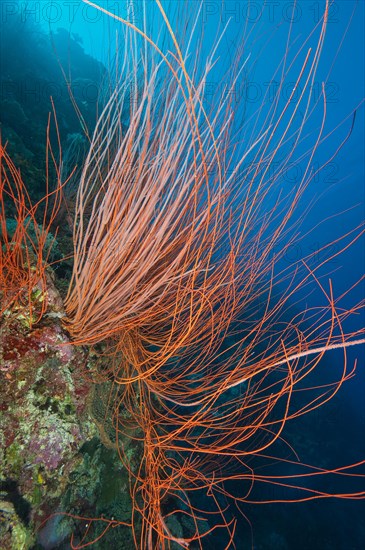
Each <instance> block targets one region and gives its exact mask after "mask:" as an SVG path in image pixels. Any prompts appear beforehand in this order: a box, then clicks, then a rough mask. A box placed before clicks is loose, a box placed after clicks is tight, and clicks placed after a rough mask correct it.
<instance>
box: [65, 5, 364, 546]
mask: <svg viewBox="0 0 365 550" xmlns="http://www.w3.org/2000/svg"><path fill="white" fill-rule="evenodd" d="M84 2H85V4H87V5H89V6H92V7H94V8H95V9H96V10H99V11H100V12H103V13H104V14H105V16H108V17H113V18H114V19H116V20H119V21H120V23H121V25H120V33H121V35H122V37H123V38H122V40H121V44H122V46H120V47H119V49H118V52H117V55H116V60H115V67H114V71H115V75H114V77H112V76H111V79H112V78H114V80H115V84H114V86H113V89H112V92H111V93H110V97H109V99H108V101H107V102H106V104H105V106H104V108H103V110H102V112H101V114H100V116H99V119H98V121H97V125H96V128H95V131H94V133H93V135H92V137H91V141H90V149H89V152H88V154H87V157H86V160H85V163H84V165H83V169H82V173H81V177H80V183H79V187H78V191H77V198H76V204H75V209H74V228H73V242H74V255H73V273H72V278H71V282H70V286H69V289H68V293H67V297H66V299H65V311H66V316H65V318H64V320H63V323H64V327H65V328H66V329H67V330H68V331H69V333H70V335H71V336H72V338H73V341H74V343H75V344H82V345H89V346H96V345H100V344H102V345H103V346H104V347H103V351H104V354H106V355H108V354H109V355H110V361H109V368H108V369H105V368H104V370H103V371H102V372H100V377H105V378H108V379H109V380H112V382H113V384H114V385H115V386H117V387H118V388H119V392H118V396H119V397H118V399H117V400H116V402H115V403H114V404H113V406H112V408H111V411H110V414H111V416H112V420H113V423H114V425H115V428H116V442H117V445H118V452H119V455H120V458H121V461H122V462H123V464H124V465H125V467H126V468H127V469H128V471H129V474H130V488H131V495H132V501H133V508H132V516H131V523H130V524H128V523H126V522H118V518H110V519H108V518H88V523H87V526H86V528H85V533H84V535H83V536H81V537H79V538H78V540H76V537H74V538H73V540H72V547H73V548H83V547H85V546H87V545H91V544H92V543H93V542H96V541H97V540H100V538H101V537H102V536H103V535H105V533H106V532H107V531H108V530H110V529H111V528H114V527H117V526H120V529H130V528H131V529H132V531H133V537H134V544H135V547H136V548H141V549H145V548H148V549H150V550H152V549H165V548H177V547H180V548H190V547H191V548H198V547H199V548H204V544H205V540H206V538H205V537H207V536H208V535H209V534H210V533H212V532H214V531H215V530H218V529H224V530H226V533H227V536H226V541H225V543H224V544H225V547H226V548H228V547H232V548H235V547H236V546H235V532H236V527H237V517H236V516H238V517H239V516H240V515H242V516H243V517H245V515H244V513H243V511H242V505H244V504H245V503H251V502H259V501H260V488H261V487H262V486H266V485H267V484H270V485H272V486H274V487H280V488H285V491H286V492H285V493H284V494H285V495H286V496H285V497H284V499H285V500H287V501H295V502H299V501H304V500H310V499H317V498H325V497H329V496H338V497H341V498H362V497H363V496H364V492H363V491H361V490H357V491H348V492H346V491H344V490H342V488H339V489H338V490H337V489H336V487H337V485H335V489H334V491H332V492H331V493H330V492H328V491H325V490H320V489H317V488H313V484H312V481H313V480H316V479H317V478H318V477H320V476H322V475H333V476H334V477H336V478H339V477H344V478H350V477H354V478H361V477H363V476H361V475H360V474H359V473H358V471H357V470H356V467H359V466H361V465H363V463H364V461H362V462H361V463H358V464H356V465H352V466H348V465H345V466H343V467H337V468H336V469H323V468H322V469H321V468H316V467H315V466H309V465H307V464H301V463H300V462H299V460H298V459H297V455H296V454H295V451H294V450H293V449H292V448H291V447H290V445H289V444H286V443H285V440H284V439H283V437H284V435H285V434H284V432H283V430H284V427H285V425H286V423H287V422H288V421H290V420H292V419H295V418H297V417H299V416H302V415H304V414H306V413H308V412H310V411H313V410H314V409H316V408H318V407H319V406H321V405H322V404H324V403H326V402H327V401H328V400H329V399H330V398H331V397H332V396H334V395H335V394H336V393H337V391H338V390H339V388H340V386H341V385H342V383H343V382H344V381H346V380H347V379H348V378H349V377H351V376H352V375H353V372H354V369H353V365H348V363H347V360H346V349H347V348H348V347H350V346H355V345H358V344H361V343H364V342H365V338H364V327H360V328H359V330H357V331H351V332H349V331H347V332H346V331H345V329H344V328H343V326H344V324H345V323H346V320H347V319H348V318H349V317H350V316H353V315H355V314H357V313H358V312H360V310H361V308H362V304H354V305H353V306H352V307H351V308H350V309H349V308H347V309H345V308H344V307H342V306H341V305H340V303H339V301H338V300H337V299H336V297H335V296H334V293H333V290H332V284H331V281H330V280H327V279H326V280H324V279H323V278H322V277H320V276H319V272H320V268H322V267H323V265H324V264H325V261H322V262H320V264H319V265H317V266H313V261H312V260H313V258H311V257H310V256H308V257H306V258H305V259H303V260H301V261H298V262H297V263H295V264H294V265H289V266H288V265H287V266H284V267H283V263H281V260H282V258H283V257H284V255H285V253H286V251H287V250H288V248H289V247H290V245H291V244H292V243H293V242H295V239H296V238H297V230H298V226H299V224H300V223H301V221H302V219H300V220H299V221H298V219H296V218H295V214H296V207H297V205H298V203H299V201H300V199H301V197H302V195H303V194H304V193H305V190H306V188H307V187H308V186H309V185H310V184H311V183H312V182H313V180H314V178H315V177H316V175H317V174H318V170H319V169H318V167H317V168H315V167H314V166H315V162H314V161H315V155H316V152H317V150H318V148H319V147H320V145H321V143H323V141H324V140H325V139H326V134H325V120H326V89H325V85H324V84H323V85H322V87H321V92H320V96H319V97H314V95H313V90H314V84H315V78H316V75H317V70H318V64H319V61H320V57H321V53H322V48H323V44H324V39H325V34H326V30H327V24H328V13H329V5H328V3H327V4H326V6H325V9H324V12H323V16H322V17H321V18H320V20H319V23H318V24H317V26H316V27H315V28H314V30H313V32H312V33H311V35H310V36H309V37H308V39H307V40H305V41H304V42H303V43H302V44H301V45H299V46H298V45H297V47H296V50H295V52H294V53H293V52H292V51H291V43H290V38H291V30H292V27H291V25H290V30H289V36H288V43H287V48H286V51H285V55H284V57H283V59H282V62H281V65H280V67H279V68H278V70H277V76H278V78H279V85H278V87H277V89H276V91H275V94H274V97H273V99H272V102H271V104H270V105H269V107H268V109H267V112H266V114H263V111H262V110H261V109H258V111H257V113H255V114H256V116H257V121H258V120H262V122H263V124H261V129H259V123H258V122H256V123H253V124H252V125H251V131H249V130H248V129H247V128H248V126H247V125H246V124H243V126H242V125H240V124H241V123H240V121H239V120H238V116H239V115H237V112H238V111H237V106H236V105H235V101H234V95H233V94H231V93H229V91H230V90H231V89H233V88H234V87H235V83H236V82H237V81H238V79H239V78H240V77H241V76H242V75H243V74H244V71H245V70H246V65H247V64H248V63H249V60H248V58H246V57H244V53H245V47H246V45H245V42H244V40H243V41H239V42H238V43H237V51H236V54H235V56H234V59H233V62H232V65H231V66H230V67H228V69H226V75H227V78H229V83H228V84H227V87H226V90H225V92H226V93H224V94H223V95H222V96H221V97H220V98H219V99H215V100H214V101H213V102H212V103H211V105H207V103H206V101H205V99H204V98H205V94H206V89H207V83H208V82H209V77H210V75H211V74H212V73H214V71H215V70H216V65H217V64H219V55H218V52H219V50H220V45H221V43H222V42H223V41H224V38H225V36H226V33H227V32H228V31H227V28H224V29H223V30H222V33H221V35H220V38H217V40H216V42H215V43H214V45H213V46H212V48H211V52H210V53H209V54H207V55H204V56H203V53H202V52H203V43H204V41H203V33H202V36H200V35H199V28H200V27H199V21H200V17H201V13H202V11H201V10H202V6H201V5H200V4H199V3H194V9H192V4H191V3H189V2H179V3H176V13H174V17H171V18H169V17H168V16H167V15H166V12H165V9H164V5H163V3H161V2H160V1H159V0H156V1H155V2H153V3H146V4H145V3H141V12H140V15H141V14H142V16H141V17H140V18H139V19H138V22H137V21H136V18H135V16H134V8H133V3H131V4H130V6H129V10H127V11H128V16H127V15H125V16H124V17H122V16H121V15H116V14H113V13H111V12H108V11H107V10H106V9H104V8H103V7H102V6H100V5H98V4H95V3H92V2H90V1H89V0H84ZM151 10H152V11H153V12H154V16H153V19H151V21H150V20H149V17H150V12H151ZM172 19H174V20H175V21H177V22H179V29H178V30H179V32H178V30H174V28H173V23H172ZM154 25H156V26H155V27H154ZM156 29H157V30H156ZM161 29H163V32H161V34H160V30H161ZM165 31H166V32H165ZM310 44H311V45H310ZM294 72H295V73H296V76H295V79H294V80H293V82H292V88H291V92H290V94H289V95H288V97H286V98H285V99H283V88H284V84H285V83H286V82H288V81H289V78H290V79H292V77H293V73H294ZM318 111H321V123H320V125H319V129H318V131H317V133H316V134H315V135H313V134H311V141H312V142H311V145H310V146H308V136H307V135H306V131H305V130H306V125H307V124H308V121H310V120H312V117H313V113H317V112H318ZM303 144H304V149H303ZM296 162H300V163H301V165H302V167H304V169H303V170H302V174H301V177H300V179H299V181H297V182H296V183H295V185H294V186H290V188H288V183H287V182H285V181H284V180H285V178H284V174H285V172H286V170H288V167H289V166H290V165H292V164H294V165H295V163H296ZM324 165H325V164H324ZM322 168H323V166H322ZM269 204H270V205H271V206H270V208H268V205H269ZM361 235H362V230H361V229H360V230H359V229H356V230H354V231H352V232H349V233H348V234H346V235H345V236H344V237H343V238H341V239H339V240H338V244H339V246H340V248H341V250H346V249H347V248H348V247H349V246H350V245H351V244H352V243H354V242H355V241H356V240H357V239H358V238H359V237H360V236H361ZM325 248H326V247H325ZM338 254H340V252H336V255H338ZM328 257H330V254H328ZM313 287H316V288H319V289H320V291H321V292H322V294H323V297H324V298H325V300H326V305H324V306H322V307H314V306H313V307H308V306H307V307H305V308H303V309H302V310H301V311H300V312H298V311H297V312H295V313H293V308H292V303H295V302H296V301H297V300H298V296H299V295H300V292H301V291H302V290H303V289H306V292H307V293H309V292H310V290H311V289H312V288H313ZM333 349H341V350H343V353H344V359H343V370H342V373H341V375H340V377H339V379H337V380H335V381H334V380H329V381H328V383H327V384H322V383H317V384H316V382H315V381H314V380H315V378H314V376H315V373H316V368H317V367H318V366H319V365H320V363H321V361H322V359H323V356H324V355H325V353H326V352H327V351H329V350H333ZM104 364H105V362H104ZM297 393H300V395H301V401H300V402H299V403H298V401H295V399H294V397H295V395H296V394H297ZM303 396H306V397H303ZM126 437H129V438H131V439H132V440H135V441H136V442H137V443H138V445H139V446H140V447H139V448H140V449H141V457H140V462H139V464H137V465H136V464H133V465H132V464H131V463H130V461H129V458H128V453H127V452H126V450H125V448H124V443H123V442H124V441H125V438H126ZM283 448H284V449H285V452H282V449H283ZM280 452H281V455H280ZM274 460H275V461H279V462H280V461H281V464H287V465H288V469H290V470H289V471H288V473H287V474H286V473H283V472H282V471H281V472H280V473H279V474H273V473H272V470H270V467H269V466H270V463H271V462H272V461H274ZM294 466H296V467H297V470H296V472H295V473H292V472H293V467H294ZM301 478H303V480H304V481H303V485H302V484H301V481H300V480H301ZM232 482H234V485H235V487H233V485H232ZM237 487H239V489H237ZM257 487H258V490H257ZM341 487H342V486H341ZM237 490H238V492H237ZM291 490H292V492H291ZM262 500H266V498H265V497H264V498H263V499H262ZM270 500H271V501H275V500H280V499H279V498H277V499H275V498H273V499H270ZM231 508H232V509H233V511H232V510H231ZM79 519H80V518H79ZM177 520H178V523H179V524H180V526H181V525H183V526H184V529H182V528H181V529H180V532H178V531H179V530H178V529H176V521H177ZM100 523H101V524H102V525H103V527H102V529H101V531H98V528H99V527H100ZM174 525H175V528H174ZM222 548H223V546H222Z"/></svg>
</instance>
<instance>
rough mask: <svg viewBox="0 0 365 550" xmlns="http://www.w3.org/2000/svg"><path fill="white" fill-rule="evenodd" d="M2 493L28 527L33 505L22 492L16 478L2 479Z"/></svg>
mask: <svg viewBox="0 0 365 550" xmlns="http://www.w3.org/2000/svg"><path fill="white" fill-rule="evenodd" d="M0 493H1V496H2V499H3V500H6V501H7V502H10V503H11V504H12V505H13V506H14V510H15V512H16V514H17V516H18V518H19V519H20V520H21V521H22V522H23V524H24V525H25V526H26V527H28V526H29V522H30V512H31V506H30V504H29V502H28V501H27V500H26V499H25V498H24V497H23V496H22V495H21V494H20V491H19V487H18V484H17V482H16V481H15V480H14V479H9V478H8V479H5V480H4V481H0Z"/></svg>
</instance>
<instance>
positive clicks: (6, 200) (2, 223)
mask: <svg viewBox="0 0 365 550" xmlns="http://www.w3.org/2000/svg"><path fill="white" fill-rule="evenodd" d="M49 156H51V159H52V162H53V164H54V167H55V169H56V170H55V173H56V182H55V185H54V186H53V190H49V189H48V180H49V173H48V166H49ZM59 176H60V173H59V170H58V168H57V163H56V159H55V158H54V156H53V153H52V151H51V148H50V143H49V124H48V130H47V192H46V195H45V197H44V198H42V199H41V200H40V201H38V202H36V203H35V204H32V201H31V198H30V195H29V192H28V190H27V187H26V185H25V183H24V182H23V180H22V176H21V173H20V171H19V170H18V169H17V168H16V166H15V165H14V163H13V162H12V160H11V158H10V156H9V154H8V153H7V151H6V144H5V145H4V144H2V143H1V142H0V243H1V247H0V298H1V303H0V314H1V315H2V314H4V313H5V312H6V311H7V310H8V309H10V310H12V311H16V312H17V313H18V314H22V312H23V313H25V311H26V314H25V315H26V319H27V324H28V325H29V326H30V327H31V326H32V325H33V324H35V323H37V322H38V321H39V320H40V319H41V317H42V315H43V314H44V312H45V310H46V307H47V299H46V269H47V264H48V261H49V255H50V253H51V249H52V244H53V240H54V237H52V236H51V233H50V230H51V226H52V224H53V222H54V220H55V218H56V216H57V212H58V210H59V207H60V203H61V198H62V185H61V180H60V177H59ZM40 220H43V221H42V223H40ZM9 222H12V223H13V224H14V230H13V231H12V230H11V229H9Z"/></svg>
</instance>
